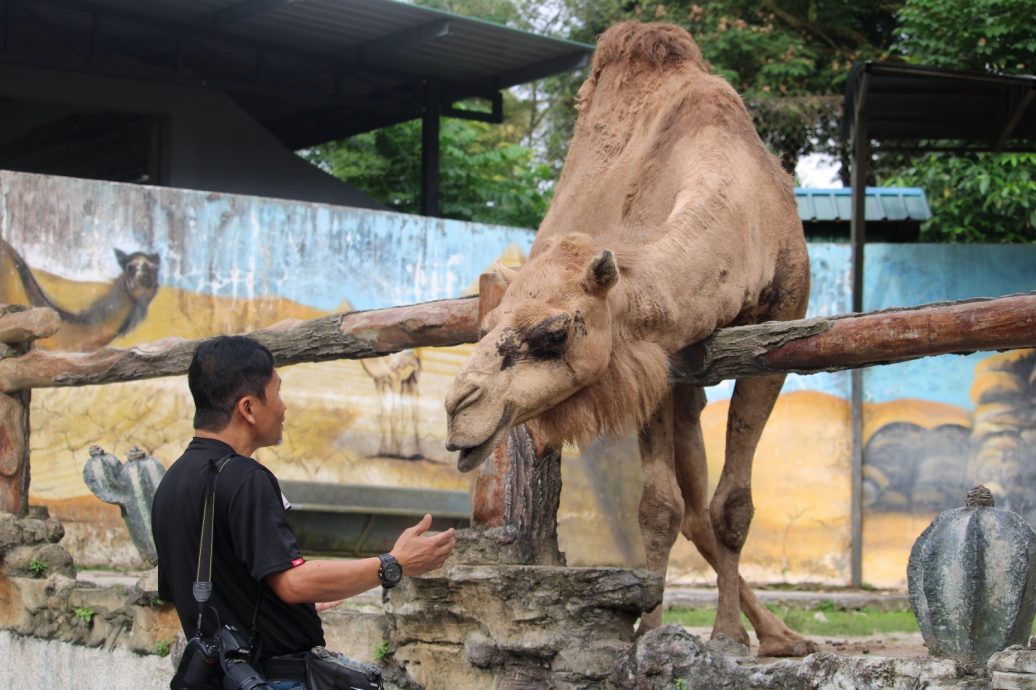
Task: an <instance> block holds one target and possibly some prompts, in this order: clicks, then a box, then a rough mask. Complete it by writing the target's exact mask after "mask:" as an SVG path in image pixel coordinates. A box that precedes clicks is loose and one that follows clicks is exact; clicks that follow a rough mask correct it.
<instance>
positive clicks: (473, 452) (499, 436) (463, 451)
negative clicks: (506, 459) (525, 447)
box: [447, 405, 511, 472]
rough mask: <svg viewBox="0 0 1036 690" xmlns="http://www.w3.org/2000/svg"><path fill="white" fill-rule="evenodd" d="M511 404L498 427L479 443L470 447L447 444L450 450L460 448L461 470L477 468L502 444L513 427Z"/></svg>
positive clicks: (458, 458) (458, 463) (458, 457)
mask: <svg viewBox="0 0 1036 690" xmlns="http://www.w3.org/2000/svg"><path fill="white" fill-rule="evenodd" d="M510 421H511V406H510V405H508V406H507V407H505V408H504V413H503V415H501V417H500V422H499V423H498V424H497V427H496V429H495V430H494V431H493V433H491V434H490V435H489V438H487V439H486V440H485V441H483V442H482V443H479V444H477V445H474V446H470V447H468V448H456V447H450V446H447V448H449V449H450V450H459V451H460V453H459V454H458V455H457V469H458V470H460V471H461V472H470V471H471V470H473V469H475V468H476V467H478V466H479V465H481V464H482V463H483V462H485V461H486V458H488V457H489V456H490V455H492V454H493V451H494V450H496V447H497V446H498V445H500V442H501V441H502V440H503V438H504V435H505V434H506V433H507V431H508V429H510V428H511V423H510Z"/></svg>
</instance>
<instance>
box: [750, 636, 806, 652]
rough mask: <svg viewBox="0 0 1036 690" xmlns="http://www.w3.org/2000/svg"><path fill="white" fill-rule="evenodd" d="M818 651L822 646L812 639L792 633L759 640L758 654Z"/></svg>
mask: <svg viewBox="0 0 1036 690" xmlns="http://www.w3.org/2000/svg"><path fill="white" fill-rule="evenodd" d="M818 651H820V648H819V647H818V646H817V644H816V643H815V642H813V641H812V640H807V639H806V638H804V637H799V636H798V635H794V634H791V635H786V636H782V637H768V638H767V639H765V640H759V654H758V656H807V655H809V654H813V653H814V652H818Z"/></svg>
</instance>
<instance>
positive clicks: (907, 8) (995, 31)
mask: <svg viewBox="0 0 1036 690" xmlns="http://www.w3.org/2000/svg"><path fill="white" fill-rule="evenodd" d="M1034 16H1036V3H1034V2H1033V0H907V2H906V4H904V6H903V8H902V10H900V12H899V23H900V29H899V31H900V41H899V46H898V48H899V52H900V53H901V54H902V55H903V57H904V58H905V59H906V60H907V61H908V62H912V63H915V64H923V65H930V66H933V67H948V68H953V69H976V70H990V71H994V72H1004V73H1018V74H1030V73H1032V71H1033V68H1034V57H1036V31H1034V30H1033V17H1034Z"/></svg>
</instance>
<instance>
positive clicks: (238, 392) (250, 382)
mask: <svg viewBox="0 0 1036 690" xmlns="http://www.w3.org/2000/svg"><path fill="white" fill-rule="evenodd" d="M273 366H274V361H273V354H271V353H270V351H269V350H268V349H266V347H265V346H263V345H260V344H259V343H257V342H256V341H254V340H252V339H251V338H246V337H244V336H240V335H222V336H219V337H217V338H212V339H211V340H206V341H205V342H203V343H202V344H201V345H199V346H198V349H197V350H195V351H194V357H193V358H192V359H191V366H190V368H189V369H188V370H187V385H188V386H190V389H191V395H192V396H194V428H195V429H205V430H206V431H222V430H223V429H224V428H226V426H227V424H229V423H230V418H231V416H232V414H233V412H234V405H236V404H237V401H238V400H240V399H241V398H242V397H244V396H246V395H255V396H257V397H258V398H259V399H260V400H263V401H265V400H266V384H268V383H269V382H270V379H271V378H273Z"/></svg>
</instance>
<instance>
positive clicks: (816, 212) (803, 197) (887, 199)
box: [795, 187, 932, 223]
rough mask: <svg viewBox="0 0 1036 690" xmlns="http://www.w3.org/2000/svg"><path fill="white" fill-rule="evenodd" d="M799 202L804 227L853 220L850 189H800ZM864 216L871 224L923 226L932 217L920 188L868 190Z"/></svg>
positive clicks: (873, 188)
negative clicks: (887, 223)
mask: <svg viewBox="0 0 1036 690" xmlns="http://www.w3.org/2000/svg"><path fill="white" fill-rule="evenodd" d="M795 201H796V203H797V204H798V207H799V218H801V219H802V222H803V223H806V222H817V221H846V222H849V221H850V220H851V219H852V190H851V189H850V188H848V187H836V188H832V189H825V188H815V187H796V188H795ZM864 214H865V218H866V220H867V222H868V223H871V222H880V221H916V222H921V221H925V220H928V219H929V218H931V217H932V211H931V209H930V208H928V199H927V198H926V197H925V194H924V190H922V189H919V188H917V187H867V196H866V198H865V199H864Z"/></svg>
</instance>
